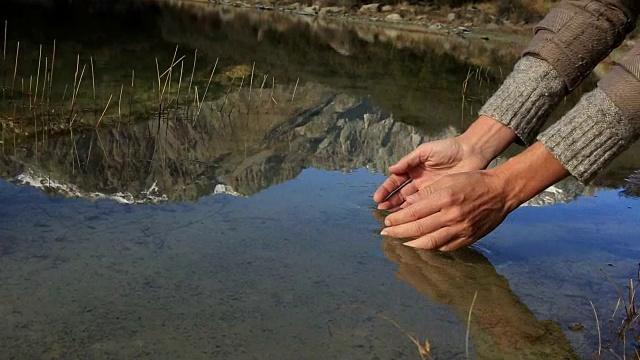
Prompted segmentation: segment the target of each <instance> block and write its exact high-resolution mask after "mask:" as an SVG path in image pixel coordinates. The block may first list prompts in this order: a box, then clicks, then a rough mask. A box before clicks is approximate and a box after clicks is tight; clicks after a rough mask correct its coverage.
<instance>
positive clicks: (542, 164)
mask: <svg viewBox="0 0 640 360" xmlns="http://www.w3.org/2000/svg"><path fill="white" fill-rule="evenodd" d="M487 171H488V172H490V173H491V174H492V175H493V176H495V178H496V179H498V184H499V187H500V189H502V191H503V196H504V199H505V205H506V207H507V210H508V211H512V210H514V209H516V208H517V207H518V206H520V205H522V204H523V203H524V202H526V201H527V200H529V199H531V198H533V197H534V196H536V195H537V194H539V193H540V192H542V191H543V190H545V189H547V188H548V187H549V186H551V185H553V184H555V183H557V182H558V181H560V180H562V179H564V178H566V177H567V176H569V172H568V171H567V169H565V168H564V166H563V165H562V164H561V163H560V161H558V160H557V159H556V158H555V157H554V156H553V155H552V154H551V153H550V152H549V151H548V150H547V149H546V148H545V147H544V145H542V143H541V142H536V143H535V144H533V145H532V146H531V147H529V148H527V149H526V150H525V151H523V152H522V153H520V154H519V155H516V156H514V157H512V158H510V159H509V160H507V161H506V162H505V163H503V164H501V165H500V166H498V167H496V168H494V169H490V170H487Z"/></svg>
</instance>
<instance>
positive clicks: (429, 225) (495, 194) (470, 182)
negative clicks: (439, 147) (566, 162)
mask: <svg viewBox="0 0 640 360" xmlns="http://www.w3.org/2000/svg"><path fill="white" fill-rule="evenodd" d="M568 175H569V172H568V171H567V170H566V169H565V168H564V166H563V165H562V163H560V162H559V161H558V160H557V159H556V158H555V157H554V156H553V154H551V153H550V152H549V151H548V150H547V149H546V148H545V147H544V145H542V143H540V142H537V143H535V144H534V145H532V146H531V147H529V148H528V149H527V150H525V151H524V152H522V153H521V154H519V155H517V156H515V157H513V158H511V159H509V160H507V161H506V162H505V163H504V164H502V165H500V166H498V167H496V168H493V169H489V170H479V171H471V172H466V173H458V174H451V175H447V176H444V177H442V178H440V179H439V180H437V181H436V182H434V183H433V184H431V185H428V186H426V187H424V188H422V189H420V191H419V192H417V193H415V194H413V195H412V196H409V197H408V198H406V202H405V204H403V205H402V206H401V210H399V211H397V212H395V213H393V214H391V215H389V216H387V218H386V219H385V225H386V226H387V227H386V228H384V229H383V230H382V232H381V234H382V235H388V236H392V237H395V238H407V237H415V238H417V239H415V240H413V241H410V242H407V243H405V245H408V246H413V247H419V248H423V249H440V250H445V251H447V250H455V249H458V248H461V247H463V246H468V245H471V244H472V243H474V242H476V241H477V240H478V239H480V238H482V237H483V236H485V235H487V234H488V233H489V232H491V231H492V230H493V229H495V228H496V227H497V226H498V225H500V223H502V221H503V220H504V219H505V217H506V216H507V214H509V213H510V212H511V211H513V210H514V209H516V208H517V207H518V206H520V204H522V203H524V202H525V201H527V200H529V199H531V198H532V197H533V196H535V195H536V194H538V193H540V192H541V191H542V190H544V189H546V188H547V187H549V186H551V185H552V184H554V183H556V182H558V181H560V180H562V179H564V178H565V177H567V176H568Z"/></svg>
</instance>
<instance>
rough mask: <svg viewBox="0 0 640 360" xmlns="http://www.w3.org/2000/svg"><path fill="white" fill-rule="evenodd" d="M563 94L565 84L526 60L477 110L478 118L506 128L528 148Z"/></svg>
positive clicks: (546, 66) (541, 63) (548, 69)
mask: <svg viewBox="0 0 640 360" xmlns="http://www.w3.org/2000/svg"><path fill="white" fill-rule="evenodd" d="M566 93H567V87H566V85H565V83H564V81H563V80H562V78H561V77H560V76H559V75H558V73H557V72H556V71H555V70H554V69H553V67H551V65H549V63H547V62H546V61H544V60H540V59H537V58H535V57H532V56H525V57H523V58H522V59H521V60H520V61H518V63H517V64H516V65H515V67H514V69H513V72H512V73H511V74H510V75H509V76H508V77H507V79H506V80H505V81H504V83H503V84H502V86H501V87H500V88H499V89H498V91H496V93H495V94H494V95H493V96H492V97H491V99H489V101H487V103H486V104H485V105H484V106H483V107H482V108H481V109H480V115H486V116H489V117H490V118H492V119H495V120H497V121H499V122H501V123H502V124H504V125H506V126H508V127H509V128H511V129H512V130H513V131H514V132H515V133H516V135H518V137H519V138H520V139H521V140H522V141H523V142H524V143H525V144H527V145H531V144H532V143H533V142H534V141H535V138H536V136H537V135H538V133H539V132H540V129H541V128H542V126H543V125H544V123H545V121H546V119H547V117H548V116H549V115H550V113H551V112H552V111H553V109H554V108H555V106H556V105H557V104H558V103H559V102H560V100H562V98H563V97H564V96H565V95H566Z"/></svg>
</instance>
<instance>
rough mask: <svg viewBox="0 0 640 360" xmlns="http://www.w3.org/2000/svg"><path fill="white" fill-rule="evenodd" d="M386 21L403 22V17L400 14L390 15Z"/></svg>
mask: <svg viewBox="0 0 640 360" xmlns="http://www.w3.org/2000/svg"><path fill="white" fill-rule="evenodd" d="M385 20H387V21H401V20H402V16H400V14H389V15H387V17H386V18H385Z"/></svg>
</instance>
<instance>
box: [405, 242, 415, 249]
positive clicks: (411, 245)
mask: <svg viewBox="0 0 640 360" xmlns="http://www.w3.org/2000/svg"><path fill="white" fill-rule="evenodd" d="M403 245H405V246H408V247H412V248H415V247H416V245H415V241H408V242H406V243H403Z"/></svg>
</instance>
